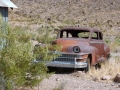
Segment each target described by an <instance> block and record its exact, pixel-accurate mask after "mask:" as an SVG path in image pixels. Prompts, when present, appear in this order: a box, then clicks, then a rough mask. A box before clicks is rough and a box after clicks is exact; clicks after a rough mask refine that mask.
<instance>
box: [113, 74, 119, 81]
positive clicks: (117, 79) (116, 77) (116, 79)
mask: <svg viewBox="0 0 120 90" xmlns="http://www.w3.org/2000/svg"><path fill="white" fill-rule="evenodd" d="M114 82H117V83H120V73H118V74H117V75H116V76H115V78H114Z"/></svg>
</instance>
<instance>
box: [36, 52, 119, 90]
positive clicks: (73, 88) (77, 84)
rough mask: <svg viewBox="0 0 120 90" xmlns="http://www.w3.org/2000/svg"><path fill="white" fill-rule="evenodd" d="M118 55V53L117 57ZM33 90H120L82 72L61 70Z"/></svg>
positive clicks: (109, 82)
mask: <svg viewBox="0 0 120 90" xmlns="http://www.w3.org/2000/svg"><path fill="white" fill-rule="evenodd" d="M119 55H120V53H119V54H118V55H117V56H119ZM112 56H114V55H113V54H112ZM111 60H112V59H111ZM35 90H120V83H114V82H113V81H112V80H97V79H95V77H93V78H92V77H91V76H89V75H88V74H86V73H84V72H83V71H76V72H74V70H71V69H70V70H68V69H64V70H63V69H62V72H61V69H60V70H59V69H58V70H57V72H56V73H55V74H53V75H51V76H50V77H49V78H46V79H44V80H43V81H42V82H41V83H40V85H38V86H37V87H35Z"/></svg>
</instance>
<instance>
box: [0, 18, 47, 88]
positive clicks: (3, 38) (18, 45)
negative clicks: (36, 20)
mask: <svg viewBox="0 0 120 90" xmlns="http://www.w3.org/2000/svg"><path fill="white" fill-rule="evenodd" d="M0 23H1V24H0V25H1V26H0V27H1V28H0V43H1V44H2V43H3V42H4V43H3V44H2V45H3V47H2V48H1V50H0V89H1V90H14V89H16V88H18V87H27V86H28V87H32V86H35V85H37V84H38V83H39V82H40V81H41V80H42V79H44V78H45V77H47V76H48V73H47V71H48V70H47V67H46V66H45V64H44V63H34V62H33V60H34V59H35V58H36V55H35V53H33V48H32V45H31V42H30V39H31V36H30V35H29V34H27V32H25V30H24V29H23V28H21V27H16V28H14V29H11V28H10V27H9V26H8V25H6V24H5V23H4V22H3V21H2V19H1V20H0ZM3 29H4V30H6V32H4V30H3ZM41 51H43V52H44V54H45V55H46V59H47V57H48V56H47V53H46V52H45V51H46V50H45V49H44V48H43V50H39V52H41ZM39 52H38V53H37V55H38V56H39V55H40V54H41V53H39ZM48 59H49V58H48Z"/></svg>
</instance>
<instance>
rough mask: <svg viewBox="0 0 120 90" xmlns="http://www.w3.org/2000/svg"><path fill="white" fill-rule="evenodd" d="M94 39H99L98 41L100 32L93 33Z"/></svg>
mask: <svg viewBox="0 0 120 90" xmlns="http://www.w3.org/2000/svg"><path fill="white" fill-rule="evenodd" d="M92 39H97V40H98V32H93V33H92Z"/></svg>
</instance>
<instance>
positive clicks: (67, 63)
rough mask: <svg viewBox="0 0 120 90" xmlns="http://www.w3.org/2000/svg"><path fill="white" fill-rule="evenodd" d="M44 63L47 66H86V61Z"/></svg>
mask: <svg viewBox="0 0 120 90" xmlns="http://www.w3.org/2000/svg"><path fill="white" fill-rule="evenodd" d="M34 62H36V63H38V62H42V60H35V61H34ZM44 63H45V65H46V66H47V67H48V66H50V67H62V68H85V67H87V63H86V62H76V63H73V62H59V61H51V62H44Z"/></svg>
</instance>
